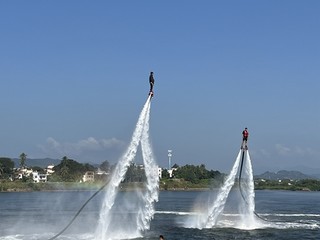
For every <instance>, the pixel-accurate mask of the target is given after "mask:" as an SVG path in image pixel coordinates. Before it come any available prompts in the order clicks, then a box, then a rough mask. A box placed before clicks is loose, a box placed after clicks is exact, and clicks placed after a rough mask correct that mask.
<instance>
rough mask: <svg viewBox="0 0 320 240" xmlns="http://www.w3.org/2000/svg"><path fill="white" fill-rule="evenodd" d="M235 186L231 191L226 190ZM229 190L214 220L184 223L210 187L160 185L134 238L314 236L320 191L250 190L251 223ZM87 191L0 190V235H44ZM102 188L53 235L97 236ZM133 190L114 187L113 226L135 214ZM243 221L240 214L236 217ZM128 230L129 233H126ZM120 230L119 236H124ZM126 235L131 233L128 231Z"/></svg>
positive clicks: (37, 238)
mask: <svg viewBox="0 0 320 240" xmlns="http://www.w3.org/2000/svg"><path fill="white" fill-rule="evenodd" d="M232 192H235V191H232ZM232 192H231V194H230V197H229V199H228V201H227V203H226V205H225V209H224V212H223V214H222V217H221V219H219V221H218V224H217V225H216V226H214V227H213V228H209V229H195V228H189V227H187V225H188V224H187V223H188V222H189V221H192V219H193V218H195V217H196V215H197V212H196V209H197V208H199V207H206V204H207V203H208V202H211V201H209V199H210V198H213V197H214V196H215V194H216V191H204V192H202V191H162V192H160V196H159V202H157V203H156V205H155V208H156V213H155V215H154V218H153V219H152V221H151V224H150V230H147V231H145V232H142V233H141V236H140V237H136V238H135V239H146V240H151V239H155V240H156V239H158V237H159V235H160V234H162V235H164V236H165V239H168V240H170V239H199V240H202V239H203V240H205V239H216V240H220V239H221V240H222V239H224V240H229V239H248V240H250V239H252V240H253V239H254V240H257V239H272V240H275V239H277V240H279V239H288V240H289V239H290V240H298V239H299V240H305V239H320V192H291V191H255V212H256V213H257V215H258V217H257V218H256V224H255V225H254V226H251V227H250V228H248V227H242V225H241V224H238V223H239V221H240V220H239V219H240V218H239V216H238V213H237V211H236V209H235V208H237V207H238V204H237V201H238V200H237V197H236V194H233V193H232ZM93 193H94V192H92V191H61V192H19V193H0V239H1V240H22V239H26V240H45V239H50V238H51V237H53V236H54V235H56V234H57V233H58V232H60V231H61V230H62V229H63V228H64V227H65V226H66V225H67V224H68V223H69V222H70V220H71V219H72V218H73V217H74V216H75V214H76V213H77V211H78V210H79V209H80V208H81V207H82V205H83V204H84V203H85V201H86V200H87V199H88V198H89V197H90V196H91V195H92V194H93ZM103 197H104V194H98V195H97V196H96V197H95V198H94V199H92V201H91V202H90V203H89V204H88V205H87V206H86V207H85V208H84V209H83V211H82V212H81V213H80V214H79V216H78V217H77V218H76V220H75V221H74V222H73V224H72V225H71V226H70V227H69V228H68V229H67V230H66V231H65V232H64V233H63V234H62V235H60V236H59V237H58V238H57V239H58V240H59V239H60V240H75V239H83V240H100V239H96V238H95V237H94V236H95V231H96V227H97V224H98V219H99V213H100V208H101V204H102V201H103V199H102V198H103ZM134 198H135V197H134V193H133V192H120V193H119V194H118V197H117V199H116V203H115V208H114V210H113V213H112V214H114V215H115V216H116V218H115V219H116V220H114V222H113V224H114V226H113V227H114V229H115V231H117V229H118V228H119V226H121V229H124V228H128V229H130V221H131V220H132V218H133V217H134V216H135V214H136V213H135V212H134V207H135V201H134ZM242 221H243V220H242ZM128 236H129V235H128ZM128 236H127V237H126V234H124V235H123V239H129V237H128ZM131 238H132V236H131Z"/></svg>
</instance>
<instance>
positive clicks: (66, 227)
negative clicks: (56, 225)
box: [48, 182, 109, 240]
mask: <svg viewBox="0 0 320 240" xmlns="http://www.w3.org/2000/svg"><path fill="white" fill-rule="evenodd" d="M108 183H109V182H107V183H105V184H104V185H103V186H101V187H100V188H99V189H98V190H97V191H96V192H95V193H94V194H93V195H92V196H91V197H90V198H89V199H88V200H87V201H86V202H85V203H84V204H83V205H82V207H81V208H80V209H79V210H78V212H77V213H76V215H74V217H73V218H72V219H71V221H70V222H69V223H68V225H67V226H65V228H63V229H62V230H61V231H60V232H59V233H58V234H56V235H54V236H53V237H52V238H49V239H48V240H53V239H56V238H57V237H59V236H60V235H61V234H62V233H64V232H65V231H66V230H67V229H68V228H69V227H70V226H71V224H72V223H73V222H74V220H76V218H77V217H78V216H79V214H80V213H81V212H82V210H83V209H84V207H85V206H86V205H87V204H88V203H89V202H90V201H91V200H92V199H93V198H94V197H95V196H96V195H97V194H98V193H99V192H101V191H102V190H103V189H104V188H105V187H106V186H107V185H108Z"/></svg>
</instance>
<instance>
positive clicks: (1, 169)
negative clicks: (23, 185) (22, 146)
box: [0, 157, 14, 177]
mask: <svg viewBox="0 0 320 240" xmlns="http://www.w3.org/2000/svg"><path fill="white" fill-rule="evenodd" d="M13 168H14V162H13V161H12V160H11V159H10V158H6V157H1V158H0V175H1V177H4V176H6V175H9V174H12V172H13Z"/></svg>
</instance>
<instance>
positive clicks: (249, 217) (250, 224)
mask: <svg viewBox="0 0 320 240" xmlns="http://www.w3.org/2000/svg"><path fill="white" fill-rule="evenodd" d="M239 181H240V182H239V184H241V186H240V187H241V188H240V191H241V195H242V204H240V205H239V212H240V217H241V220H242V221H241V222H240V223H239V227H240V228H254V227H255V226H256V219H255V216H254V210H255V203H254V197H255V193H254V181H253V171H252V165H251V159H250V155H249V151H246V152H245V162H244V164H243V174H242V177H241V179H239Z"/></svg>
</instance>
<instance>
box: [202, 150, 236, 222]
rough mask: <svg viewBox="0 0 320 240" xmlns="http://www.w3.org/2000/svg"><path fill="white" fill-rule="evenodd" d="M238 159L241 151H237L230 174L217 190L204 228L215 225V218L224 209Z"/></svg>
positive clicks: (232, 183)
mask: <svg viewBox="0 0 320 240" xmlns="http://www.w3.org/2000/svg"><path fill="white" fill-rule="evenodd" d="M240 159H241V151H239V154H238V156H237V159H236V161H235V163H234V165H233V167H232V170H231V172H230V174H229V175H228V177H227V180H226V182H225V183H224V185H223V186H222V188H221V189H220V190H219V193H218V197H217V199H216V201H215V202H214V204H213V206H212V208H210V209H209V212H208V213H209V214H208V218H207V222H206V224H205V227H206V228H212V227H213V226H214V225H216V223H217V219H218V217H219V215H220V214H221V213H222V211H223V209H224V206H225V203H226V201H227V198H228V195H229V192H230V190H231V188H232V186H233V185H234V181H235V177H236V175H237V172H238V168H239V163H240Z"/></svg>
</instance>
